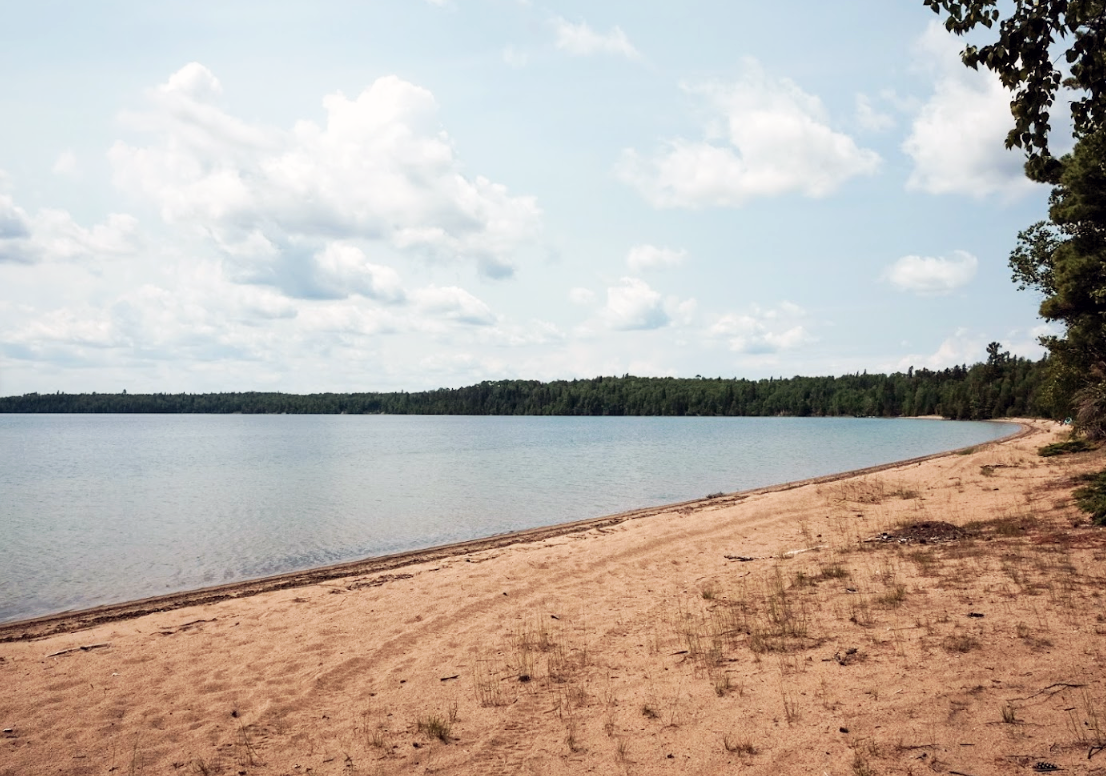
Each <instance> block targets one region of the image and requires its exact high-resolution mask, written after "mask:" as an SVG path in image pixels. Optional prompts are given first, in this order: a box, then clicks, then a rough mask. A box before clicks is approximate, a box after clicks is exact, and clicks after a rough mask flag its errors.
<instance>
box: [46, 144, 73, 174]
mask: <svg viewBox="0 0 1106 776" xmlns="http://www.w3.org/2000/svg"><path fill="white" fill-rule="evenodd" d="M50 169H51V170H52V171H53V172H54V174H55V175H76V174H77V155H76V154H75V153H73V151H72V150H70V149H66V150H64V151H62V152H61V153H60V154H58V158H57V160H55V162H54V166H53V167H51V168H50Z"/></svg>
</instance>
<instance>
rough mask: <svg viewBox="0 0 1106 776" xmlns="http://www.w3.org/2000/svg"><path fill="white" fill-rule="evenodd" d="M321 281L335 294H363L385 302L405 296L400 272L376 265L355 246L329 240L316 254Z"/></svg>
mask: <svg viewBox="0 0 1106 776" xmlns="http://www.w3.org/2000/svg"><path fill="white" fill-rule="evenodd" d="M315 264H316V267H317V270H318V280H319V282H320V285H322V286H323V287H325V288H330V289H333V291H334V292H335V295H337V296H345V295H346V294H348V293H356V294H361V295H362V296H365V297H368V298H370V299H377V300H379V301H382V302H402V301H403V300H404V299H405V298H406V294H405V293H404V291H403V286H402V284H401V282H400V278H399V273H398V272H396V271H395V270H394V269H392V268H391V267H386V266H383V265H380V264H373V263H372V262H370V261H369V260H368V259H367V258H366V257H365V253H364V252H363V251H362V250H361V249H360V248H358V247H357V246H354V245H347V244H343V243H329V244H328V245H327V246H326V248H324V249H323V250H322V251H320V252H319V253H317V254H315Z"/></svg>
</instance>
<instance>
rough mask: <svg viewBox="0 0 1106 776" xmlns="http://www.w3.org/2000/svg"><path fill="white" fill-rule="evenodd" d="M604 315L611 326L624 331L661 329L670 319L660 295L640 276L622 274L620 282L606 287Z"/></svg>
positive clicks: (604, 318) (602, 314) (604, 319)
mask: <svg viewBox="0 0 1106 776" xmlns="http://www.w3.org/2000/svg"><path fill="white" fill-rule="evenodd" d="M601 317H602V319H603V321H604V322H605V323H606V324H607V325H608V326H610V327H611V328H612V329H618V330H623V331H625V330H632V329H659V328H661V327H662V326H667V325H668V322H669V315H668V313H667V312H665V309H664V300H663V299H662V298H661V295H660V294H659V293H658V292H656V291H654V290H653V289H652V288H650V287H649V284H648V283H646V282H645V281H644V280H639V279H638V278H622V280H621V281H620V283H619V285H617V286H612V287H610V288H608V289H607V304H606V306H605V307H604V308H603V311H602V313H601Z"/></svg>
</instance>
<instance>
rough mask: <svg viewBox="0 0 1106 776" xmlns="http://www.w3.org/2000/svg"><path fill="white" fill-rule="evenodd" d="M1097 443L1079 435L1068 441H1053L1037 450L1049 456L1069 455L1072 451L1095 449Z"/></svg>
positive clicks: (1080, 451) (1079, 451) (1081, 451)
mask: <svg viewBox="0 0 1106 776" xmlns="http://www.w3.org/2000/svg"><path fill="white" fill-rule="evenodd" d="M1095 447H1096V445H1095V444H1094V443H1093V442H1091V441H1089V440H1087V439H1084V438H1083V437H1077V438H1075V439H1069V440H1068V441H1067V442H1053V443H1052V444H1051V445H1045V446H1044V447H1042V448H1041V449H1040V450H1038V451H1037V453H1038V454H1039V455H1042V456H1044V457H1045V458H1049V457H1051V456H1054V455H1069V454H1071V453H1085V452H1087V451H1088V450H1094V449H1095Z"/></svg>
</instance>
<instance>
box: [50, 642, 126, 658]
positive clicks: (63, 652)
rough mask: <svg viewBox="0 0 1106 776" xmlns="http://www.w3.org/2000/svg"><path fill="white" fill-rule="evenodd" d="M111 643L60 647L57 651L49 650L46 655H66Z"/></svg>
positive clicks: (89, 650) (99, 647)
mask: <svg viewBox="0 0 1106 776" xmlns="http://www.w3.org/2000/svg"><path fill="white" fill-rule="evenodd" d="M110 646H111V644H107V643H104V644H88V645H86V646H83V647H70V648H69V649H60V650H58V651H57V652H51V653H50V654H49V655H47V656H46V657H57V656H58V655H68V654H69V653H70V652H91V651H92V650H94V649H101V648H102V647H110Z"/></svg>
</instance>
